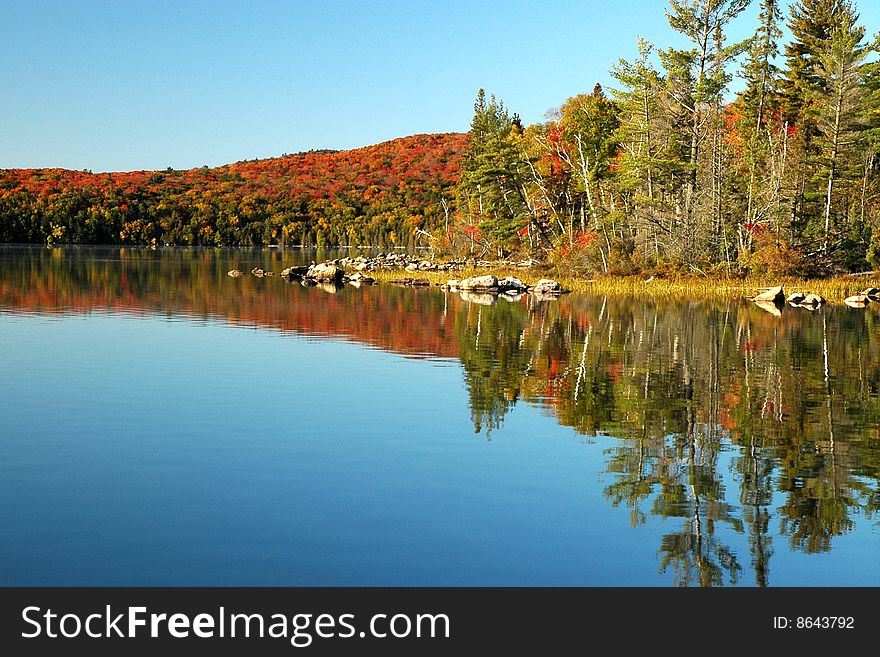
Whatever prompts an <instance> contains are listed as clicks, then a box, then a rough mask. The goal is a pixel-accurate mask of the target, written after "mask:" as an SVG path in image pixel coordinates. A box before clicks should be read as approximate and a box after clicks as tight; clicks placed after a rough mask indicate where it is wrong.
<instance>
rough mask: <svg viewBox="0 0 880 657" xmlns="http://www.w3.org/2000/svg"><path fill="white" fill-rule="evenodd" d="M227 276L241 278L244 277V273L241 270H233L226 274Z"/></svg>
mask: <svg viewBox="0 0 880 657" xmlns="http://www.w3.org/2000/svg"><path fill="white" fill-rule="evenodd" d="M226 275H227V276H232V278H241V277H242V276H244V272H243V271H242V270H241V269H232V270H230V271H228V272H226Z"/></svg>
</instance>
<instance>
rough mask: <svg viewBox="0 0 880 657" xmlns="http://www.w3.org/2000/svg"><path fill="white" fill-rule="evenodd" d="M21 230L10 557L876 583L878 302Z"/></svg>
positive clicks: (0, 517)
mask: <svg viewBox="0 0 880 657" xmlns="http://www.w3.org/2000/svg"><path fill="white" fill-rule="evenodd" d="M326 255H329V254H317V256H316V254H314V253H313V252H312V253H306V252H299V251H286V252H283V253H282V252H280V251H256V250H254V251H249V250H226V251H211V250H204V251H198V250H170V249H169V250H164V251H159V252H153V251H149V250H131V249H129V250H124V249H109V248H108V249H94V248H56V249H46V248H25V247H0V362H2V364H3V371H4V374H3V376H2V377H0V406H2V412H0V500H2V502H0V523H2V526H3V527H4V531H3V532H2V533H0V564H2V565H0V584H3V585H611V586H622V585H658V586H671V585H688V586H719V585H724V586H730V585H740V586H756V585H761V586H763V585H777V586H778V585H794V586H800V585H845V586H849V585H871V586H878V585H880V560H878V559H877V554H878V549H880V515H878V513H877V510H878V508H880V486H878V476H880V431H878V427H880V399H878V389H880V305H876V304H872V305H871V306H869V307H868V308H867V309H866V310H862V311H859V310H853V309H849V308H845V307H843V306H840V307H835V306H827V307H825V308H823V309H821V310H819V311H817V312H813V313H810V312H808V311H805V310H796V309H792V308H786V309H784V311H783V313H782V317H778V318H777V317H774V316H772V315H770V314H769V313H765V312H763V311H762V310H761V309H759V308H757V307H755V306H754V305H752V304H749V303H746V302H743V301H741V300H738V299H733V300H729V301H720V302H719V301H693V300H653V301H652V300H644V299H641V300H633V299H624V298H604V297H601V296H586V295H567V296H565V297H563V298H561V299H559V300H558V301H547V302H536V301H534V300H532V299H530V298H529V297H524V298H523V299H521V300H520V301H518V302H513V303H511V302H507V301H499V302H498V303H496V304H495V305H491V306H488V305H482V304H478V303H473V302H468V301H465V300H462V299H461V297H459V296H458V295H456V294H452V293H446V292H443V291H441V290H439V289H436V288H431V289H409V288H398V287H394V286H375V287H363V288H359V289H358V288H354V287H346V288H344V289H341V290H338V291H336V292H334V293H331V292H329V291H327V290H324V289H321V288H304V287H301V286H300V285H298V284H291V283H288V282H286V281H284V280H283V279H281V278H279V277H277V276H276V277H274V278H265V279H258V278H255V277H253V276H250V275H249V274H248V275H247V276H245V277H244V278H241V279H232V278H230V277H228V276H226V272H227V271H228V270H229V269H232V268H234V267H237V268H240V269H242V270H244V271H246V272H247V271H249V270H250V269H251V268H252V267H254V266H258V265H259V266H261V267H264V268H266V269H270V270H274V271H275V272H280V270H281V269H282V268H283V267H285V266H288V265H291V264H296V263H297V262H302V261H306V262H307V261H308V260H310V259H312V258H316V257H317V258H319V259H320V258H322V257H325V256H326Z"/></svg>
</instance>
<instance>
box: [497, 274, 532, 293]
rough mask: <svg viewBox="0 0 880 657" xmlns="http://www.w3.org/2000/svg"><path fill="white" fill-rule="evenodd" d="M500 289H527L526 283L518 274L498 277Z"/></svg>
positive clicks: (521, 290)
mask: <svg viewBox="0 0 880 657" xmlns="http://www.w3.org/2000/svg"><path fill="white" fill-rule="evenodd" d="M498 289H499V290H500V291H501V292H507V291H508V290H513V291H514V292H523V291H525V289H526V284H525V283H523V282H522V281H521V280H519V279H518V278H517V277H516V276H505V277H504V278H500V279H498Z"/></svg>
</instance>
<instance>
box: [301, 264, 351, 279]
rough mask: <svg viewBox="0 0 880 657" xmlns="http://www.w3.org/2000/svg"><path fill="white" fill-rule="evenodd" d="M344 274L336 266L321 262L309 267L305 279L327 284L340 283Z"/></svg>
mask: <svg viewBox="0 0 880 657" xmlns="http://www.w3.org/2000/svg"><path fill="white" fill-rule="evenodd" d="M344 275H345V272H344V271H342V270H341V269H340V268H339V267H337V266H336V265H332V264H329V263H326V262H322V263H320V264H317V265H312V266H311V267H309V271H308V272H307V273H306V278H312V279H314V280H316V281H325V282H328V283H341V282H342V277H343V276H344Z"/></svg>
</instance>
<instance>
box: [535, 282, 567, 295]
mask: <svg viewBox="0 0 880 657" xmlns="http://www.w3.org/2000/svg"><path fill="white" fill-rule="evenodd" d="M561 293H562V286H561V285H560V284H559V283H557V282H556V281H554V280H553V279H550V278H542V279H541V280H540V281H538V282H537V283H535V285H534V287H533V288H532V294H537V295H543V296H551V295H554V294H561Z"/></svg>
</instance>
